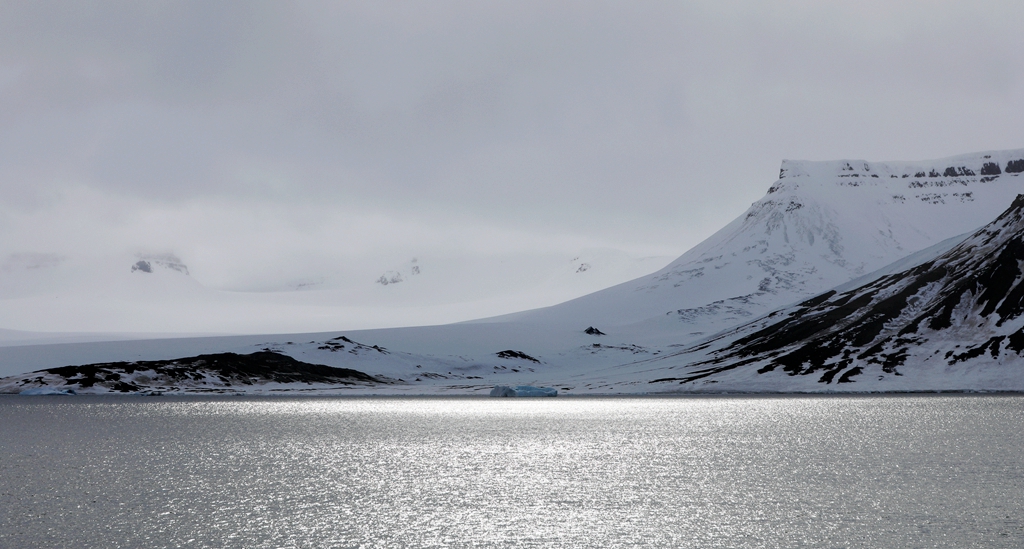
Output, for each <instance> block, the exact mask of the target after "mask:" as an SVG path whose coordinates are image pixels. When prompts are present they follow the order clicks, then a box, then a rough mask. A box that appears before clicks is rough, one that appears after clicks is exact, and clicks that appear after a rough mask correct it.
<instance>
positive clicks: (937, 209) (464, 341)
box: [0, 150, 1024, 395]
mask: <svg viewBox="0 0 1024 549" xmlns="http://www.w3.org/2000/svg"><path fill="white" fill-rule="evenodd" d="M1022 173H1024V150H1012V151H1000V152H984V153H976V154H971V155H962V156H957V157H951V158H945V159H939V160H932V161H925V162H884V163H874V162H865V161H861V160H840V161H831V162H798V161H784V162H783V163H782V169H781V170H780V178H779V179H778V181H776V182H775V183H774V184H772V185H771V186H770V187H769V188H768V190H767V193H766V195H765V197H764V198H762V199H761V200H759V201H758V202H756V203H754V204H753V205H752V206H751V207H750V209H749V210H748V211H747V212H745V213H744V214H743V215H741V216H740V217H739V218H737V219H736V220H734V221H733V222H731V223H729V224H728V225H726V226H725V227H724V228H722V229H721V230H720V231H719V232H718V233H716V234H714V235H713V236H712V237H710V238H709V239H707V240H706V241H704V242H703V243H701V244H699V245H698V246H696V247H695V248H693V249H692V250H690V251H688V252H686V253H685V254H683V255H682V256H681V257H679V258H678V259H676V260H675V261H673V262H671V263H670V264H669V265H668V266H666V267H665V268H663V269H661V270H659V271H657V272H655V273H653V274H650V275H647V276H643V277H640V278H637V279H635V280H632V281H630V282H626V283H623V284H619V285H616V286H613V287H610V288H607V289H604V290H601V291H597V292H594V293H591V294H589V295H586V296H583V297H580V298H577V299H574V300H571V301H568V302H565V303H562V304H560V305H555V306H552V307H546V308H542V309H534V310H529V311H524V312H520V313H514V314H509V315H504V316H499V317H492V318H487V319H483V320H478V321H472V322H464V323H459V324H448V325H442V326H424V327H412V328H388V329H376V330H345V331H343V332H327V333H323V332H320V333H313V334H290V335H268V336H236V337H205V338H171V339H162V340H146V341H138V340H136V341H118V342H93V343H66V344H47V345H19V346H8V347H0V367H2V368H3V372H4V373H8V374H17V373H19V372H26V371H37V370H44V369H52V368H56V367H58V366H66V365H76V364H77V365H84V364H103V365H104V368H106V370H104V372H100V373H97V374H96V375H94V376H93V378H90V379H93V381H92V382H91V383H89V384H88V386H87V387H83V386H82V383H81V379H83V378H82V377H81V375H82V374H81V373H80V372H79V373H76V374H74V375H65V376H61V375H59V374H55V373H53V371H52V370H51V371H50V372H47V373H33V374H20V375H15V376H12V377H8V378H5V379H3V380H0V392H5V393H20V392H22V391H25V390H33V389H37V388H42V387H49V388H53V389H58V390H63V389H74V390H75V391H76V392H79V393H83V392H84V393H89V392H108V391H114V392H129V393H133V392H140V391H151V390H159V391H168V392H209V391H217V392H247V393H252V392H262V393H269V392H280V391H283V390H286V391H305V392H317V393H331V394H338V393H341V394H370V393H373V394H481V395H486V394H489V392H490V391H491V389H493V388H494V387H495V386H498V385H502V386H509V387H516V386H534V387H550V388H553V389H556V390H557V391H558V393H559V394H560V395H564V394H569V395H573V394H641V393H664V392H850V391H855V392H861V391H1022V390H1024V359H1022V358H1021V356H1020V354H1021V352H1024V331H1022V330H1024V318H1022V317H1021V312H1022V311H1024V285H1021V284H1020V282H1021V279H1022V276H1024V275H1022V271H1021V265H1024V221H1022V218H1024V213H1022V210H1024V200H1017V196H1018V195H1019V194H1021V193H1024V177H1022ZM396 272H398V271H396ZM409 273H412V271H411V267H409ZM404 276H405V277H406V278H409V277H410V276H413V275H410V274H406V275H404ZM385 278H386V279H387V280H389V281H390V278H387V277H385ZM392 278H394V277H392ZM402 283H403V284H404V282H402ZM389 285H390V282H389ZM382 286H383V284H382ZM588 332H589V333H588ZM213 353H230V354H233V355H235V356H237V357H245V356H249V355H252V354H253V353H273V354H276V355H280V356H282V357H289V358H290V359H294V360H295V361H298V362H299V363H301V364H305V365H311V366H317V365H322V366H327V367H331V368H344V369H347V370H349V371H355V372H357V373H358V374H360V375H365V376H367V377H366V378H360V379H359V380H358V381H352V380H349V381H345V382H342V381H337V382H325V381H324V380H314V379H312V378H309V379H303V380H296V381H291V382H282V381H281V379H282V378H281V377H280V375H279V374H280V372H277V373H275V374H273V375H271V374H267V373H266V372H265V373H264V374H266V375H263V377H260V376H254V377H249V378H246V379H245V380H244V381H243V380H242V379H241V378H237V379H236V378H232V377H231V376H228V375H224V373H223V371H221V370H216V369H213V370H211V369H210V368H211V366H209V364H207V363H199V362H197V361H196V360H195V358H196V357H198V356H199V355H207V354H213ZM186 358H189V359H190V361H189V360H185V359H186ZM172 360H178V362H179V363H188V364H191V365H192V366H191V367H194V368H195V369H196V371H197V373H196V375H194V376H192V377H190V378H189V380H188V381H187V383H186V382H185V381H181V380H179V381H177V382H175V381H174V379H171V378H167V377H166V376H165V377H163V378H159V380H158V377H159V376H154V374H153V373H152V372H153V370H152V369H151V368H152V367H153V365H152V364H147V363H148V362H153V361H172ZM232 360H243V359H241V358H239V359H232ZM114 363H123V364H121V365H120V366H112V365H113V364H114ZM112 368H113V369H112ZM117 368H120V369H119V370H118V369H117ZM128 370H131V372H128ZM68 372H70V371H68ZM217 372H220V373H217ZM54 376H56V377H54ZM114 376H116V378H114ZM218 376H219V377H218ZM275 376H276V377H275ZM58 378H59V379H58ZM222 378H225V379H227V381H225V380H224V379H222ZM339 380H340V378H339Z"/></svg>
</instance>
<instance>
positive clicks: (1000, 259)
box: [659, 195, 1024, 383]
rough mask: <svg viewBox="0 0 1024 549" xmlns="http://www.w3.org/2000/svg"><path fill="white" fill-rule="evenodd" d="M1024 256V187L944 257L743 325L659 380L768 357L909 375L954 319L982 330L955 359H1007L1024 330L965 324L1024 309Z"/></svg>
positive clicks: (828, 369) (789, 367) (831, 376)
mask: <svg viewBox="0 0 1024 549" xmlns="http://www.w3.org/2000/svg"><path fill="white" fill-rule="evenodd" d="M1022 265H1024V195H1020V196H1018V197H1017V199H1016V200H1014V202H1013V204H1012V205H1011V206H1010V208H1009V209H1007V210H1006V211H1005V212H1004V213H1003V214H1001V215H1000V216H999V217H998V218H997V219H996V220H995V221H993V222H992V223H990V224H988V225H986V226H985V227H982V228H981V229H979V230H978V231H977V232H975V233H974V234H973V235H971V236H970V237H968V238H967V239H965V240H964V241H963V242H962V243H961V244H959V245H958V246H955V247H953V248H952V249H950V250H949V251H948V252H946V253H944V254H942V255H940V256H938V257H936V258H935V259H933V260H931V261H926V262H924V263H922V264H920V265H918V266H915V267H912V268H910V269H907V270H905V271H903V272H899V273H894V274H890V275H886V276H882V277H880V278H878V279H876V280H874V281H871V282H869V283H867V284H865V285H863V286H860V287H858V288H855V289H852V290H849V291H846V292H843V293H837V292H835V291H830V292H827V293H825V294H822V295H819V296H817V297H814V298H811V299H808V300H806V301H804V302H803V303H800V304H799V305H796V306H795V307H793V308H791V309H789V310H787V311H786V312H785V313H783V314H782V315H781V318H780V320H778V321H776V322H772V323H769V324H767V325H763V324H762V325H759V326H761V327H759V328H757V329H754V328H753V327H751V328H742V327H741V328H739V329H738V330H737V331H738V334H743V332H744V330H747V335H742V336H740V337H738V338H737V339H735V340H734V341H733V342H732V343H731V344H729V345H728V346H726V347H725V348H723V349H722V350H720V351H717V352H715V353H713V354H712V357H713V358H710V359H708V360H705V361H702V362H698V363H695V364H693V367H694V369H693V370H692V371H691V372H690V374H689V375H688V376H686V377H676V378H663V379H662V380H659V381H668V380H673V381H675V380H678V381H680V382H683V383H685V382H687V381H693V380H695V379H700V378H703V377H707V376H710V375H713V374H716V373H719V372H722V371H725V370H729V369H733V368H736V367H739V366H742V365H745V364H752V363H758V364H760V366H759V369H758V372H759V373H767V372H771V371H774V370H776V369H780V368H781V370H782V371H784V372H786V373H788V374H790V375H807V374H811V373H814V372H821V375H820V378H819V379H818V381H819V382H821V383H832V382H833V381H836V382H838V383H849V382H854V381H855V379H854V378H855V377H856V376H857V375H859V374H860V373H862V372H863V369H864V367H865V366H867V365H870V364H876V365H879V366H880V367H881V370H882V372H884V373H886V374H893V375H903V374H901V373H900V372H899V371H898V369H899V368H900V367H902V366H904V365H905V364H907V359H908V356H911V355H912V354H913V352H914V350H915V349H917V348H919V347H920V346H921V345H922V344H924V343H926V342H928V341H931V340H933V339H935V338H938V339H939V340H941V339H942V338H943V337H945V336H943V335H942V332H943V331H945V330H950V329H954V328H955V329H959V330H961V331H960V332H958V334H960V335H959V336H957V337H960V338H963V337H980V338H981V339H978V340H976V341H974V342H973V343H971V342H968V343H969V344H968V345H967V346H966V348H964V349H963V351H960V352H957V353H954V352H952V351H951V352H949V353H947V354H946V356H945V359H946V360H947V362H948V363H949V364H950V365H953V364H956V363H958V362H966V361H969V360H972V359H976V358H980V357H983V356H985V355H986V354H988V355H991V357H992V358H993V359H994V358H998V357H999V354H1000V352H1003V351H1006V352H1016V353H1017V354H1024V329H1020V330H1017V331H1016V332H1014V333H1011V334H1009V335H992V334H991V332H990V331H989V332H986V331H979V332H978V336H966V335H964V334H967V333H971V332H963V330H964V329H966V328H965V327H968V326H979V325H980V326H986V325H987V326H990V327H991V326H994V327H995V328H998V327H1000V326H1002V325H1004V324H1005V323H1007V322H1010V321H1016V322H1019V320H1018V319H1020V318H1021V317H1024V272H1022V267H1021V266H1022ZM954 314H955V315H956V319H954V318H953V316H954ZM965 315H966V316H965ZM982 334H984V335H983V337H982ZM723 337H725V336H723ZM1004 342H1005V345H1004ZM836 376H839V378H838V380H836V379H835V378H836Z"/></svg>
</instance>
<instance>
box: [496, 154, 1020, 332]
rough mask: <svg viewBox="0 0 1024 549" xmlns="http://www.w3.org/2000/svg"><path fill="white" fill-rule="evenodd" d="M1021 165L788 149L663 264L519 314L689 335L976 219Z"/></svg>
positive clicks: (826, 284) (981, 158)
mask: <svg viewBox="0 0 1024 549" xmlns="http://www.w3.org/2000/svg"><path fill="white" fill-rule="evenodd" d="M1022 169H1024V150H1012V151H1002V152H984V153H976V154H969V155H962V156H956V157H951V158H944V159H939V160H931V161H923V162H865V161H863V160H839V161H831V162H805V161H790V160H786V161H783V163H782V169H781V170H780V178H779V180H778V181H776V182H775V183H774V184H772V185H771V187H770V188H769V189H768V192H767V193H766V195H765V197H764V198H762V199H761V200H759V201H757V202H755V203H754V204H753V205H752V206H751V207H750V209H749V210H747V211H746V212H745V213H744V214H743V215H741V216H740V217H739V218H737V219H735V220H734V221H732V222H731V223H729V224H728V225H726V226H725V227H723V228H722V229H721V230H720V231H718V232H717V233H715V234H714V235H713V236H711V237H710V238H708V239H707V240H705V241H704V242H702V243H700V244H699V245H697V246H696V247H694V248H693V249H691V250H689V251H688V252H686V253H685V254H683V255H682V256H681V257H680V258H678V259H676V260H675V261H673V262H672V263H671V264H669V265H668V266H667V267H665V268H664V269H662V270H660V271H658V272H656V273H654V274H651V275H649V276H645V277H641V278H638V279H636V280H633V281H630V282H627V283H624V284H620V285H618V286H615V287H613V288H609V289H607V290H603V291H600V292H596V293H594V294H590V295H587V296H584V297H581V298H579V299H576V300H574V301H570V302H568V303H564V304H562V305H558V306H555V307H550V308H548V309H543V310H538V311H531V312H528V313H524V314H521V315H516V318H517V319H520V320H523V321H529V322H540V323H545V324H549V325H573V326H575V325H580V324H583V325H588V324H592V325H595V326H598V327H609V328H614V327H624V326H627V325H630V324H635V323H640V322H646V327H647V330H653V331H656V332H657V333H658V336H657V337H659V338H661V337H665V336H667V334H672V337H673V338H675V339H676V343H682V342H684V341H687V340H688V341H693V340H696V339H699V338H700V337H704V336H707V335H709V334H712V333H715V332H717V331H719V330H722V329H725V328H728V327H729V326H733V325H736V324H738V323H740V322H743V321H745V320H750V319H752V318H755V317H757V316H760V315H762V314H764V313H767V312H768V311H770V310H772V309H774V308H777V307H780V306H783V305H786V304H788V303H792V302H793V301H796V300H799V299H802V298H806V297H809V296H812V295H815V294H817V293H819V292H822V291H824V290H827V289H828V288H831V287H832V286H835V285H837V284H841V283H843V282H845V281H847V280H850V279H852V278H855V277H857V276H860V275H863V274H865V273H869V272H871V271H874V270H875V269H878V268H881V267H883V266H884V265H887V264H889V263H891V262H893V261H896V260H898V259H900V258H902V257H904V256H906V255H908V254H910V253H912V252H915V251H918V250H921V249H924V248H927V247H929V246H931V245H933V244H935V243H937V242H941V241H943V240H945V239H947V238H950V237H954V236H956V235H960V234H964V233H967V232H969V231H973V230H975V229H977V228H978V227H980V226H981V225H983V224H985V223H987V222H989V221H991V220H992V219H993V218H995V217H996V216H997V215H998V214H999V213H1000V212H1001V211H1003V210H1004V209H1005V208H1006V205H1007V204H1009V203H1010V202H1012V201H1013V198H1014V197H1015V196H1016V195H1017V193H1019V192H1024V177H1022V176H1021V175H1022ZM602 329H603V328H602Z"/></svg>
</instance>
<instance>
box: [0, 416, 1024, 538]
mask: <svg viewBox="0 0 1024 549" xmlns="http://www.w3.org/2000/svg"><path fill="white" fill-rule="evenodd" d="M0 420H2V423H0V434H2V435H3V441H4V443H3V446H2V455H0V458H2V462H0V483H2V484H0V486H2V492H0V503H2V507H3V510H2V511H0V520H2V522H0V546H18V547H33V546H95V547H135V546H140V545H143V546H170V547H173V546H214V547H219V546H239V547H306V546H317V547H360V546H363V547H450V546H505V545H518V546H547V547H594V546H609V547H621V546H645V547H647V546H660V547H792V546H807V547H832V546H836V545H840V546H847V545H849V546H864V547H907V546H933V545H936V546H969V545H983V546H987V547H1019V546H1021V545H1022V544H1024V522H1022V520H1021V518H1020V517H1021V516H1024V509H1022V506H1024V504H1022V500H1024V498H1021V497H1020V495H1021V494H1022V493H1024V475H1022V472H1024V465H1022V460H1021V458H1020V456H1021V455H1024V454H1022V450H1024V437H1022V434H1021V429H1020V428H1019V427H1020V426H1021V425H1022V424H1024V423H1022V420H1024V398H1020V397H959V396H951V397H937V396H929V397H907V396H902V397H834V398H822V397H800V398H797V397H779V398H739V397H729V398H723V397H719V398H607V399H597V398H595V399H469V398H450V399H442V398H437V399H426V398H424V399H399V398H361V399H351V398H334V399H330V398H219V399H204V398H194V399H188V398H180V399H143V398H131V397H119V398H118V397H77V398H60V397H52V398H51V397H35V398H29V397H11V398H4V399H0Z"/></svg>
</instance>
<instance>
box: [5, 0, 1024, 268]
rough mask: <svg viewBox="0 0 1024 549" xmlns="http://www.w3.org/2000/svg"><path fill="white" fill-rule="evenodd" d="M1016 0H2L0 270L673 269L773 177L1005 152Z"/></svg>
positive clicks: (1018, 58)
mask: <svg viewBox="0 0 1024 549" xmlns="http://www.w3.org/2000/svg"><path fill="white" fill-rule="evenodd" d="M1022 21H1024V3H1022V2H1019V1H1015V0H1007V1H983V0H982V1H975V2H970V3H968V2H962V1H938V0H927V1H893V0H884V1H872V0H858V1H856V2H821V1H818V0H809V1H780V2H753V1H743V2H731V1H726V0H712V1H706V2H686V1H668V2H657V1H652V2H599V1H593V0H588V1H585V2H558V1H554V2H553V1H551V0H544V1H530V0H515V1H513V2H500V1H486V2H484V1H477V2H455V1H443V0H431V1H424V2H405V1H402V2H399V1H395V2H384V1H370V2H355V1H352V2H335V1H324V2H279V1H272V2H251V1H245V2H228V1H218V2H208V1H198V2H158V1H146V2H137V1H130V2H115V1H95V2H64V1H61V2H53V3H51V2H36V1H33V2H24V1H5V2H0V235H2V238H0V258H2V257H3V256H9V255H10V254H15V253H25V252H35V253H48V254H56V255H74V254H78V255H83V254H84V255H88V254H93V255H103V254H116V253H143V252H146V253H166V252H172V253H175V254H177V255H178V256H180V257H181V258H182V260H183V261H185V262H186V263H188V264H189V266H190V268H191V269H192V271H193V274H194V276H197V277H199V278H201V279H203V280H204V282H205V283H207V284H210V285H213V286H219V287H232V285H233V284H235V285H237V284H236V283H239V281H242V280H244V279H245V278H246V277H251V276H253V275H252V273H253V272H254V271H260V272H272V273H278V274H280V275H281V276H296V275H301V274H302V273H301V271H304V270H314V271H315V270H316V269H318V268H323V267H324V266H334V267H335V268H338V266H339V265H344V264H346V263H349V262H355V263H359V262H368V261H370V262H379V263H380V265H381V267H382V268H387V267H388V266H389V265H390V264H391V263H393V262H395V261H404V260H407V259H408V258H409V257H411V256H415V255H427V256H429V255H431V254H434V255H435V256H437V255H444V254H447V255H449V256H458V255H466V254H509V255H510V256H514V255H516V254H529V253H533V252H536V251H538V250H539V251H546V252H553V253H563V252H564V253H573V251H574V250H577V249H581V248H585V247H613V248H619V249H623V250H627V251H630V252H633V253H637V254H668V253H671V254H676V253H681V252H683V251H685V250H686V249H688V248H689V247H690V246H692V245H694V244H696V243H697V242H699V241H700V240H702V239H703V238H705V237H707V236H708V235H710V234H711V233H713V232H714V231H715V230H716V229H718V228H720V227H721V226H723V225H724V224H726V223H727V222H728V221H730V220H731V219H732V218H734V217H736V216H737V215H739V214H741V213H742V212H743V210H744V209H746V207H748V206H749V204H750V203H751V202H753V201H755V200H757V199H759V198H760V197H761V196H762V195H763V194H764V192H765V191H766V190H767V188H768V186H769V185H770V184H771V183H772V182H773V181H774V180H775V179H776V178H777V175H778V168H779V163H780V161H781V160H782V159H783V158H793V159H812V160H827V159H837V158H863V159H866V160H915V159H926V158H935V157H942V156H947V155H953V154H959V153H967V152H973V151H980V150H989V149H1007V148H1019V147H1024V80H1022V75H1024V32H1022V26H1021V24H1022V23H1021V22H1022Z"/></svg>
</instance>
